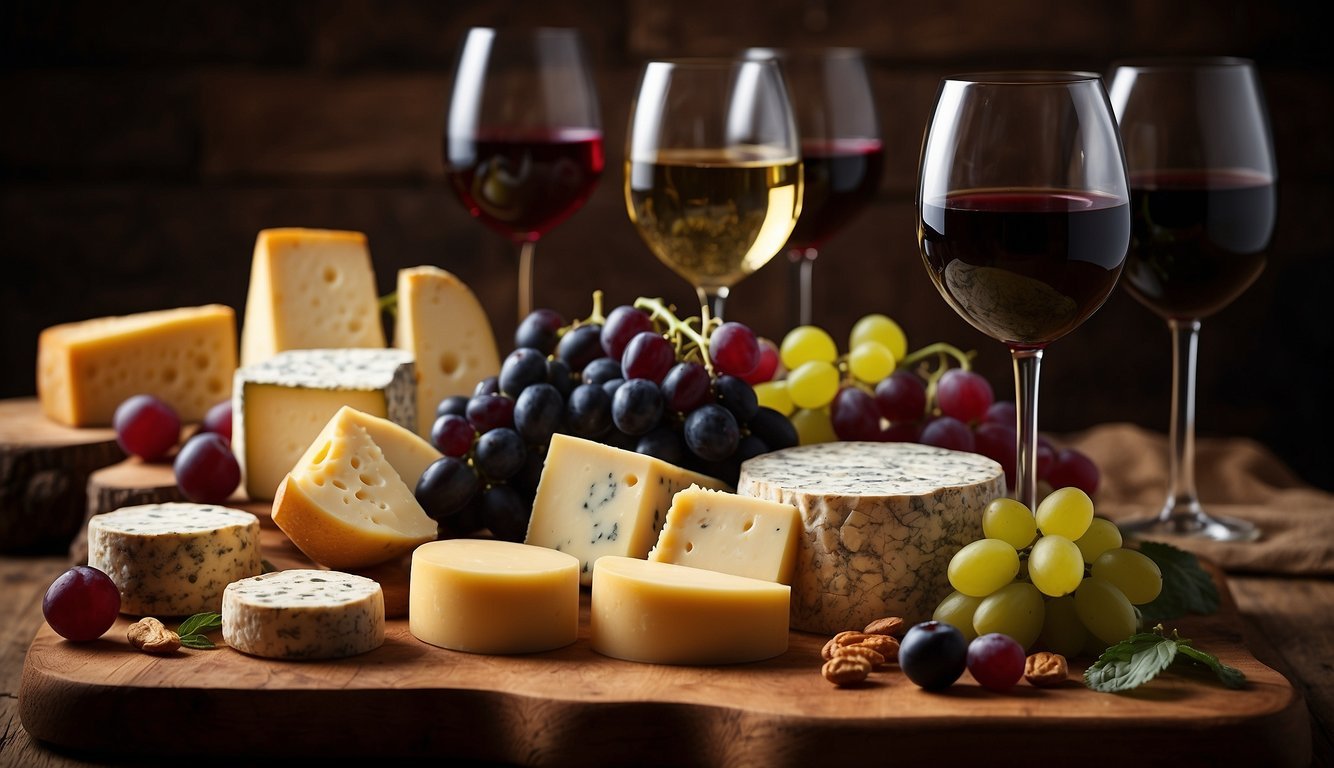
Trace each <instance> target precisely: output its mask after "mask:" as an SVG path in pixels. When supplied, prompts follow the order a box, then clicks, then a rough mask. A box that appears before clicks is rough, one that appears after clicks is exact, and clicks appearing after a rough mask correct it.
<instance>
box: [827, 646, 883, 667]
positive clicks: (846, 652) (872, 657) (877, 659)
mask: <svg viewBox="0 0 1334 768" xmlns="http://www.w3.org/2000/svg"><path fill="white" fill-rule="evenodd" d="M842 656H856V657H858V658H861V659H866V660H867V661H869V662H871V668H872V669H875V668H876V667H882V666H884V665H885V657H884V656H882V655H881V654H880V652H879V651H877V650H875V649H873V648H871V647H870V646H867V645H864V644H862V643H858V644H857V645H841V646H839V647H837V648H835V649H834V658H836V659H837V658H840V657H842Z"/></svg>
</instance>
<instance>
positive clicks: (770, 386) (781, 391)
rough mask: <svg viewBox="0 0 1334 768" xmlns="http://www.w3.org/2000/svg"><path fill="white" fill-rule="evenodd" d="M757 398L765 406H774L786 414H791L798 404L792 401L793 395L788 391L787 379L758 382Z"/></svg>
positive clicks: (756, 386) (776, 409) (773, 407)
mask: <svg viewBox="0 0 1334 768" xmlns="http://www.w3.org/2000/svg"><path fill="white" fill-rule="evenodd" d="M754 389H755V399H756V400H758V401H759V402H760V405H761V406H763V407H765V408H772V409H774V410H775V411H778V412H779V413H781V414H783V415H784V416H791V415H792V411H794V410H795V409H796V406H795V405H793V403H792V396H791V395H789V394H788V393H787V380H786V379H779V380H778V381H766V382H762V383H760V384H756V385H755V387H754Z"/></svg>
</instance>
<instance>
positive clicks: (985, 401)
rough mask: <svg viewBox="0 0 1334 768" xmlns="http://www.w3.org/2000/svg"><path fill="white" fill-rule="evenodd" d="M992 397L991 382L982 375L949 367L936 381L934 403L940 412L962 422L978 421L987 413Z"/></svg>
mask: <svg viewBox="0 0 1334 768" xmlns="http://www.w3.org/2000/svg"><path fill="white" fill-rule="evenodd" d="M994 399H995V398H994V397H993V395H992V393H991V384H989V383H987V380H986V379H985V378H983V377H982V376H980V375H978V374H976V373H974V372H972V371H965V370H963V369H962V368H951V369H949V370H948V371H945V373H944V374H943V375H942V376H941V377H940V381H938V382H936V404H937V405H939V406H940V412H941V413H943V414H945V415H946V416H953V417H954V418H956V419H958V420H959V421H962V422H964V423H971V422H974V421H980V420H981V419H982V418H983V417H984V416H986V415H987V409H989V408H990V407H991V404H992V402H993V401H994Z"/></svg>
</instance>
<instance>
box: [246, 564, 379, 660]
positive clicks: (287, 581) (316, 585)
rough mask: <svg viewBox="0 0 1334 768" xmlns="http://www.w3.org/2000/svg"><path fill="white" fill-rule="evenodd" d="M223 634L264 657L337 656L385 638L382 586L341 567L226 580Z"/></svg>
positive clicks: (373, 645)
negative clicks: (332, 569)
mask: <svg viewBox="0 0 1334 768" xmlns="http://www.w3.org/2000/svg"><path fill="white" fill-rule="evenodd" d="M222 639H223V640H225V641H226V642H227V644H228V645H230V646H231V647H233V648H235V649H236V650H238V651H241V652H242V653H248V654H250V655H251V656H263V657H264V658H268V659H339V658H343V657H345V656H355V655H357V654H359V653H365V652H367V651H373V650H375V649H376V648H379V647H380V645H381V644H383V643H384V591H383V590H382V589H381V588H380V585H379V584H378V583H376V582H374V581H372V580H370V579H368V578H366V577H364V576H354V575H352V574H350V573H342V572H340V571H320V570H299V569H298V570H291V571H275V572H273V573H266V574H264V575H262V576H256V577H254V578H251V579H244V580H242V581H238V582H235V583H233V584H229V585H228V586H227V591H226V593H225V594H224V595H223V597H222Z"/></svg>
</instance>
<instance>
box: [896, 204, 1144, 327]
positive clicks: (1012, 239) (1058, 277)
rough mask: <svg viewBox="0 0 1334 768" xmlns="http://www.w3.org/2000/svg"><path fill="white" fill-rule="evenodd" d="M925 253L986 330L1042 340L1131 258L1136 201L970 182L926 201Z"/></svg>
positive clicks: (942, 284) (941, 282) (1093, 301)
mask: <svg viewBox="0 0 1334 768" xmlns="http://www.w3.org/2000/svg"><path fill="white" fill-rule="evenodd" d="M918 240H919V242H920V243H921V246H922V258H923V259H925V261H926V263H927V266H928V267H929V268H930V272H931V278H932V280H934V281H935V283H936V287H937V288H939V289H940V292H941V294H942V295H943V296H944V297H945V299H946V301H948V302H949V303H950V305H951V306H953V307H954V309H955V310H956V311H958V312H959V314H960V315H962V316H963V317H964V319H966V320H968V322H970V323H972V324H973V326H974V327H976V328H977V329H978V330H980V331H982V332H983V333H985V334H987V335H988V336H991V337H992V338H994V339H998V340H1000V341H1003V342H1005V343H1007V344H1009V345H1010V346H1011V347H1016V348H1041V347H1044V346H1046V345H1047V344H1049V343H1051V342H1053V341H1055V340H1056V339H1059V338H1060V337H1062V336H1064V335H1065V334H1067V333H1069V332H1070V331H1072V330H1074V329H1075V328H1076V327H1078V326H1079V324H1080V323H1082V322H1084V320H1085V319H1086V318H1088V316H1089V315H1091V314H1093V312H1094V311H1095V310H1097V308H1098V307H1100V306H1102V303H1103V302H1104V301H1106V299H1107V296H1108V295H1109V294H1110V293H1111V291H1112V288H1113V287H1114V286H1115V285H1116V278H1117V276H1118V275H1120V273H1121V268H1122V266H1123V265H1124V264H1125V259H1126V249H1127V247H1128V244H1129V242H1130V206H1129V205H1128V204H1127V202H1126V201H1125V200H1124V199H1120V198H1116V197H1112V196H1110V195H1104V194H1099V193H1091V192H1072V191H1064V190H1027V189H1024V190H1014V189H986V190H968V191H965V192H958V193H954V194H951V195H950V196H949V197H947V198H946V199H945V200H943V201H942V200H939V199H936V200H933V201H929V202H927V203H924V204H923V206H922V218H921V224H920V229H919V232H918Z"/></svg>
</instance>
